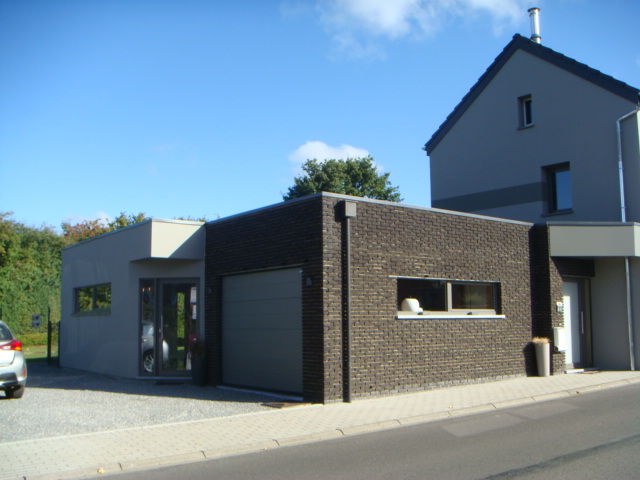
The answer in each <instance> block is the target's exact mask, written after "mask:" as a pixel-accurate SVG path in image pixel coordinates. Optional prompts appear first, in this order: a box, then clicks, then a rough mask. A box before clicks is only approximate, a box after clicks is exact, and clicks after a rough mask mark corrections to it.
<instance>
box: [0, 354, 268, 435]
mask: <svg viewBox="0 0 640 480" xmlns="http://www.w3.org/2000/svg"><path fill="white" fill-rule="evenodd" d="M28 368H29V375H28V379H27V389H26V391H25V394H24V397H23V398H21V399H15V400H8V399H6V398H5V397H4V396H3V395H2V394H1V393H0V412H1V414H2V418H3V424H4V425H5V427H4V428H2V429H0V443H3V442H13V441H19V440H31V439H36V438H44V437H59V436H64V435H73V434H80V433H91V432H101V431H108V430H117V429H122V428H131V427H144V426H147V425H158V424H165V423H176V422H185V421H193V420H201V419H205V418H215V417H223V416H230V415H240V414H245V413H252V412H259V411H262V410H269V409H270V408H269V407H264V406H262V403H264V402H269V401H273V400H274V398H273V397H271V396H267V395H261V394H254V393H249V392H240V391H234V390H228V389H221V388H215V387H198V386H195V385H192V384H191V382H189V381H186V382H178V383H172V382H155V381H141V380H127V379H121V378H114V377H109V376H105V375H96V374H92V373H86V372H79V371H75V370H67V369H60V368H57V367H53V366H48V365H47V364H46V363H31V364H29V365H28ZM9 419H10V420H9ZM7 425H9V426H10V427H7Z"/></svg>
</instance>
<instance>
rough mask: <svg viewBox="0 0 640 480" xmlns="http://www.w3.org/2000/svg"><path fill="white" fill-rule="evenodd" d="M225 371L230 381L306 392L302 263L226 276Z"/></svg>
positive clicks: (298, 392)
mask: <svg viewBox="0 0 640 480" xmlns="http://www.w3.org/2000/svg"><path fill="white" fill-rule="evenodd" d="M222 375H223V382H224V383H225V384H227V385H236V386H241V387H250V388H257V389H262V390H273V391H281V392H289V393H296V394H301V393H302V284H301V273H300V269H298V268H295V269H286V270H274V271H269V272H259V273H250V274H244V275H233V276H229V277H225V278H224V280H223V284H222Z"/></svg>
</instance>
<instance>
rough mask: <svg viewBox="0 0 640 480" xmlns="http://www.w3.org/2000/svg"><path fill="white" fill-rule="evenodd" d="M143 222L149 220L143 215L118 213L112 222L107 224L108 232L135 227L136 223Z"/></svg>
mask: <svg viewBox="0 0 640 480" xmlns="http://www.w3.org/2000/svg"><path fill="white" fill-rule="evenodd" d="M145 220H149V217H147V216H146V215H145V214H144V213H138V214H137V215H127V214H126V213H124V212H120V215H118V216H117V217H116V218H115V220H114V221H113V222H109V223H108V224H107V226H108V228H109V231H110V232H112V231H114V230H118V229H120V228H124V227H128V226H129V225H135V224H136V223H140V222H144V221H145Z"/></svg>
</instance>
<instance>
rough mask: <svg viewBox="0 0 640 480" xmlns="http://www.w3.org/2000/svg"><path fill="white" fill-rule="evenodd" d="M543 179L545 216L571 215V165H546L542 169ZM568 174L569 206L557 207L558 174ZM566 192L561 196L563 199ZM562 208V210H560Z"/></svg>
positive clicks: (558, 192) (567, 163) (558, 196)
mask: <svg viewBox="0 0 640 480" xmlns="http://www.w3.org/2000/svg"><path fill="white" fill-rule="evenodd" d="M543 171H544V179H545V184H546V197H547V198H546V201H547V207H546V213H547V214H551V215H553V214H562V213H571V212H572V211H573V182H572V175H571V163H570V162H563V163H557V164H555V165H548V166H546V167H543ZM565 172H567V173H569V185H568V189H569V191H568V198H569V202H570V204H569V205H568V206H563V205H559V198H560V196H561V195H560V193H561V192H560V191H559V186H558V174H562V173H565ZM566 194H567V192H564V193H563V194H562V197H565V196H566ZM560 207H562V208H560Z"/></svg>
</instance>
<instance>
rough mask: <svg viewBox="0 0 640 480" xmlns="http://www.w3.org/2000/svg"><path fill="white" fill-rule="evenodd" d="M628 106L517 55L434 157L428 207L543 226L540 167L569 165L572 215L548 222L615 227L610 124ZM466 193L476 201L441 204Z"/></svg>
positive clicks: (614, 147) (615, 173)
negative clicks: (522, 122)
mask: <svg viewBox="0 0 640 480" xmlns="http://www.w3.org/2000/svg"><path fill="white" fill-rule="evenodd" d="M525 95H532V98H533V119H534V126H533V127H531V128H526V129H518V98H519V97H522V96H525ZM633 107H634V105H632V104H631V103H630V102H628V101H626V100H624V99H622V98H621V97H618V96H616V95H613V94H611V93H609V92H608V91H606V90H604V89H602V88H600V87H597V86H595V85H594V84H592V83H590V82H587V81H585V80H583V79H581V78H579V77H577V76H575V75H573V74H570V73H568V72H566V71H564V70H561V69H559V68H557V67H555V66H553V65H551V64H549V63H547V62H545V61H543V60H540V59H539V58H537V57H534V56H533V55H530V54H529V53H526V52H523V51H521V50H518V51H516V52H515V53H514V55H513V56H512V57H511V59H510V60H509V61H508V62H507V63H506V64H505V65H504V66H503V68H502V69H501V70H500V71H499V72H498V73H497V75H496V76H495V77H494V79H493V81H492V82H491V83H490V84H489V85H488V86H487V87H486V89H485V90H484V91H483V92H482V93H481V94H480V96H479V97H478V98H477V99H476V100H475V102H474V103H473V104H472V105H471V106H470V107H469V108H468V110H467V111H466V113H465V114H464V115H463V116H462V118H460V119H459V120H458V122H457V123H456V124H455V125H454V126H453V127H452V128H451V130H450V131H449V132H448V134H447V136H446V137H445V138H444V139H443V140H442V141H441V142H440V144H439V145H438V146H437V147H436V148H435V149H434V151H432V152H431V183H432V186H431V191H432V204H433V206H434V207H438V208H447V209H452V210H461V211H470V212H474V213H480V214H485V215H492V216H497V217H504V218H514V219H518V220H524V221H530V222H540V221H543V220H546V219H548V217H544V218H543V217H542V213H543V212H545V211H546V210H545V205H544V203H543V201H544V195H543V186H542V173H541V167H543V166H547V165H552V164H558V163H563V162H571V171H572V181H573V211H574V213H573V214H572V215H560V216H554V217H553V218H552V219H553V220H563V219H566V220H613V221H617V220H619V212H620V206H619V188H618V185H619V182H618V168H617V143H616V129H615V121H616V120H617V119H618V118H619V117H620V116H622V115H623V114H625V113H627V112H629V111H631V109H632V108H633ZM636 144H637V142H636ZM514 187H515V188H514ZM509 188H511V189H510V190H509ZM505 189H506V190H505ZM468 194H480V197H475V198H474V197H472V198H466V199H464V198H462V199H458V200H459V201H449V202H443V200H444V199H451V197H458V196H462V195H468ZM479 198H480V199H481V200H482V201H479ZM482 203H484V206H483V205H482ZM492 203H493V205H491V204H492Z"/></svg>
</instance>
